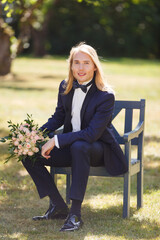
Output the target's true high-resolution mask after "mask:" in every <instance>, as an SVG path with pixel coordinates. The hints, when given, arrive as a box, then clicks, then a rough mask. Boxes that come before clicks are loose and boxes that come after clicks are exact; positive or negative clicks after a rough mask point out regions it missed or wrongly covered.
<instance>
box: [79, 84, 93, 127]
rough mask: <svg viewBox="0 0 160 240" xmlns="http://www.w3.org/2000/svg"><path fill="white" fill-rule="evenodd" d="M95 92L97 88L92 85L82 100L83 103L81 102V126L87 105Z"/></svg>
mask: <svg viewBox="0 0 160 240" xmlns="http://www.w3.org/2000/svg"><path fill="white" fill-rule="evenodd" d="M96 90H97V87H96V85H95V83H93V84H92V86H91V87H90V89H89V90H88V92H87V95H86V97H85V99H84V102H83V105H82V108H81V124H82V121H83V117H84V113H85V110H86V107H87V106H88V103H89V102H90V101H91V99H92V97H93V95H94V93H95V92H96Z"/></svg>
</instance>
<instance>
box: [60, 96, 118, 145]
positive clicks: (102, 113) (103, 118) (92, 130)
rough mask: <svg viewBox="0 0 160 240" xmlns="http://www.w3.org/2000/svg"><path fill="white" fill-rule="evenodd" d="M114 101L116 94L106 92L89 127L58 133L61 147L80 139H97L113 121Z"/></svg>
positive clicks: (93, 140) (91, 140)
mask: <svg viewBox="0 0 160 240" xmlns="http://www.w3.org/2000/svg"><path fill="white" fill-rule="evenodd" d="M114 101H115V99H114V95H113V94H112V93H107V92H106V93H105V94H104V95H103V98H102V99H101V101H100V103H99V104H98V106H97V107H96V112H95V114H94V115H93V117H92V119H91V121H90V122H89V124H88V127H87V128H85V129H83V130H80V131H77V132H69V133H63V134H60V135H58V142H59V146H60V148H63V147H65V146H67V145H70V144H72V143H73V142H75V141H78V140H83V141H86V142H88V143H92V142H95V141H97V140H98V139H99V138H100V137H101V135H102V134H103V132H104V130H105V128H106V126H107V125H108V123H109V122H110V121H111V118H112V112H113V107H114Z"/></svg>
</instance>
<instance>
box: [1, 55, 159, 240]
mask: <svg viewBox="0 0 160 240" xmlns="http://www.w3.org/2000/svg"><path fill="white" fill-rule="evenodd" d="M102 65H103V69H104V71H105V75H106V76H107V80H108V82H109V83H110V84H111V85H112V86H114V89H115V92H116V98H117V99H127V100H139V99H141V98H145V99H146V100H147V107H146V126H145V133H146V134H145V147H144V159H145V161H144V167H145V170H144V207H143V208H142V209H140V210H137V209H136V179H135V177H133V178H132V192H131V217H130V219H122V217H121V215H122V196H123V194H122V187H123V182H122V179H120V178H107V179H105V178H98V177H90V178H89V182H88V187H87V192H86V195H85V200H84V203H83V209H82V216H83V221H84V222H85V224H84V227H83V228H82V229H81V230H79V231H78V232H74V233H65V234H64V233H60V232H59V231H58V230H59V228H60V227H61V226H62V224H63V220H55V221H47V222H33V221H32V220H31V218H32V216H34V215H36V214H43V213H44V212H45V210H46V209H47V207H48V199H42V200H39V198H38V195H37V192H36V189H35V186H34V184H33V182H32V180H31V179H30V177H29V175H28V174H27V172H26V171H25V170H24V169H23V167H22V165H21V163H17V162H16V161H14V160H13V161H10V162H9V163H7V164H4V159H5V157H6V156H7V145H6V144H0V239H3V240H4V239H5V240H12V239H14V240H38V239H41V240H50V239H55V240H58V239H60V240H63V239H64V240H65V239H69V240H71V239H74V240H75V239H77V240H79V239H84V240H97V239H98V240H136V239H147V240H150V239H154V240H158V239H159V236H160V201H159V199H160V190H159V189H160V128H159V119H160V108H159V106H160V84H159V82H160V62H159V61H147V60H140V59H137V60H136V59H135V60H132V59H123V58H121V59H103V61H102ZM12 73H13V74H12V75H9V76H7V77H5V78H4V77H1V78H0V113H1V114H0V137H2V136H5V135H6V134H7V133H8V128H7V120H9V119H11V120H12V121H13V122H21V121H23V119H24V118H25V117H26V113H29V114H33V117H34V119H35V121H37V123H38V124H39V125H41V124H43V123H44V122H45V121H46V120H47V118H48V117H49V116H50V115H51V114H52V113H53V111H54V108H55V106H56V95H57V91H58V90H57V88H58V85H59V82H60V81H61V80H62V79H64V78H65V76H66V74H67V63H66V61H65V59H64V58H56V57H55V58H53V57H48V58H45V59H34V58H24V57H21V58H17V59H16V60H15V61H14V62H13V68H12ZM117 124H119V126H120V124H121V120H120V123H119V122H118V123H117ZM58 186H59V189H60V192H61V194H62V195H63V197H65V179H64V177H60V176H59V177H58Z"/></svg>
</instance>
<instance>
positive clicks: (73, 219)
mask: <svg viewBox="0 0 160 240" xmlns="http://www.w3.org/2000/svg"><path fill="white" fill-rule="evenodd" d="M82 225H83V222H82V219H81V218H80V217H77V216H76V215H73V214H69V215H68V217H67V219H66V221H65V223H64V225H63V226H62V228H61V229H60V232H65V231H74V230H78V229H79V228H81V227H82Z"/></svg>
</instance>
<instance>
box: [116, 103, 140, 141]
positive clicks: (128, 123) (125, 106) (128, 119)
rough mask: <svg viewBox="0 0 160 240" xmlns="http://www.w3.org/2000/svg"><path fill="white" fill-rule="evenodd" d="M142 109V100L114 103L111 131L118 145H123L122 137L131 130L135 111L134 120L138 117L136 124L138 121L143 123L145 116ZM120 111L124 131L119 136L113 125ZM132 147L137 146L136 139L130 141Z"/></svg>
mask: <svg viewBox="0 0 160 240" xmlns="http://www.w3.org/2000/svg"><path fill="white" fill-rule="evenodd" d="M144 109H145V100H144V99H141V100H140V101H115V107H114V111H113V130H114V134H115V136H116V138H117V140H118V142H119V144H124V140H123V138H122V135H123V134H124V133H126V132H130V131H132V130H133V121H134V112H135V111H136V118H137V117H138V121H137V124H138V122H139V121H144V115H145V111H144ZM137 110H138V112H137ZM122 111H123V117H124V120H123V121H124V129H123V132H122V134H120V133H119V132H118V130H117V129H116V127H115V125H114V119H115V118H117V115H119V113H121V112H122ZM137 124H136V125H137ZM118 129H119V127H118ZM132 145H138V141H137V139H134V141H132Z"/></svg>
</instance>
